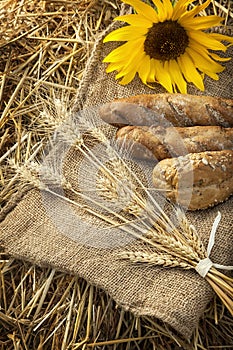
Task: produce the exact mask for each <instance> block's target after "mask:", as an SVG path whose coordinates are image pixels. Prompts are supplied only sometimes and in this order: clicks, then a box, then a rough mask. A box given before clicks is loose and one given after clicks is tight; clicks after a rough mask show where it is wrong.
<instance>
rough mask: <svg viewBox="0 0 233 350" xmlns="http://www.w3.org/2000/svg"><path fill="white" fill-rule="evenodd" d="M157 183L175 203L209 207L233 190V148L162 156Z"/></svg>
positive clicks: (197, 207)
mask: <svg viewBox="0 0 233 350" xmlns="http://www.w3.org/2000/svg"><path fill="white" fill-rule="evenodd" d="M153 183H154V186H155V188H157V189H158V190H160V191H161V192H163V193H164V194H165V195H166V197H167V198H168V199H169V200H171V201H172V202H174V203H179V204H180V205H182V206H185V207H187V208H188V209H189V210H197V209H205V208H208V207H211V206H213V205H215V204H218V203H220V202H223V201H225V200H226V199H227V198H228V197H229V196H230V195H232V194H233V150H223V151H211V152H201V153H190V154H187V155H185V156H181V157H178V158H170V159H168V158H167V159H164V160H161V161H160V162H159V163H158V164H157V165H156V166H155V168H154V171H153Z"/></svg>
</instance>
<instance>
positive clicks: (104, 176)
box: [14, 116, 233, 314]
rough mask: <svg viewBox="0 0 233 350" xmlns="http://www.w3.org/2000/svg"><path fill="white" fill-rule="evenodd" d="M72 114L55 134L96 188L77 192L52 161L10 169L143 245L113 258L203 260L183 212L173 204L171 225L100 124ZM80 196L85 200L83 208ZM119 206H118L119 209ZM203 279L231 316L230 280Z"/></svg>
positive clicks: (163, 262)
mask: <svg viewBox="0 0 233 350" xmlns="http://www.w3.org/2000/svg"><path fill="white" fill-rule="evenodd" d="M76 118H77V120H74V118H69V119H67V121H66V122H65V123H64V124H63V125H62V127H61V128H59V129H58V131H57V138H58V140H59V142H60V143H64V144H68V145H70V146H72V147H74V148H75V149H76V150H77V152H79V153H80V154H81V155H82V156H83V157H85V159H86V160H87V161H88V162H89V163H90V164H91V166H92V167H93V170H94V171H95V173H97V175H98V181H97V190H96V189H95V188H93V190H92V191H91V189H89V191H82V190H77V189H76V188H74V186H73V185H72V183H71V182H70V181H69V180H68V179H67V178H66V177H65V175H64V174H63V172H62V170H61V169H58V164H57V160H55V161H54V159H52V161H51V160H50V161H47V162H45V163H44V164H42V165H41V166H40V164H36V163H35V162H34V163H31V164H28V165H26V166H23V167H20V166H18V165H14V167H15V168H16V171H17V172H18V173H19V174H20V176H21V177H22V178H23V179H24V180H25V181H26V182H27V183H30V184H31V185H33V186H34V187H36V188H38V189H40V190H43V191H47V192H49V193H50V194H52V195H54V196H57V197H59V198H61V199H62V200H64V201H66V202H68V203H70V204H73V205H75V206H77V207H78V208H80V209H82V210H83V209H84V210H85V211H86V212H87V213H89V214H91V215H93V216H94V217H95V218H98V219H100V220H101V221H102V222H104V223H106V224H107V225H108V227H110V228H111V227H112V228H115V229H119V230H122V231H123V232H124V233H125V234H129V235H131V236H133V237H135V238H137V239H138V241H139V242H141V243H142V245H143V249H140V250H139V251H128V252H124V253H122V254H121V255H120V256H119V257H120V258H121V259H128V260H129V261H131V262H132V263H147V264H150V265H155V266H157V265H158V266H164V267H181V268H185V269H195V268H196V266H197V265H198V263H199V262H200V261H201V260H203V259H204V258H207V252H206V250H205V248H204V246H203V244H202V242H201V240H200V238H199V236H198V235H197V232H196V230H195V228H194V227H193V226H192V225H190V224H189V222H188V220H187V218H186V216H185V214H184V212H182V211H181V210H180V209H179V208H176V207H173V209H175V212H176V216H177V218H178V224H179V225H175V224H174V223H173V222H172V221H171V219H170V218H169V217H168V215H167V214H166V212H165V211H164V210H163V209H162V208H161V206H160V204H159V203H158V201H157V200H156V199H155V198H154V197H153V196H152V194H151V193H150V191H149V190H148V189H147V188H146V187H145V185H144V184H143V183H142V181H141V180H140V178H139V177H138V176H137V175H136V174H135V172H134V171H133V170H132V169H131V168H130V165H129V164H128V163H127V162H126V161H125V160H124V157H123V155H122V154H121V152H119V149H118V148H117V147H115V145H114V144H111V143H110V141H109V140H108V139H107V137H106V135H105V134H104V133H103V132H102V131H101V130H100V128H98V127H97V128H96V127H95V125H93V123H92V121H90V119H89V120H88V118H86V119H84V118H83V117H82V116H81V117H80V116H78V117H77V116H76ZM86 120H88V121H86ZM90 130H91V132H90ZM87 134H88V135H89V137H90V136H91V137H94V138H95V139H97V140H98V142H101V144H102V148H100V150H101V152H103V153H104V151H105V152H107V154H108V155H109V157H110V160H109V159H108V162H106V157H105V156H104V155H103V154H101V152H100V153H99V154H96V153H95V151H94V150H93V149H92V148H91V147H90V146H89V145H88V142H87V140H86V138H85V135H87ZM53 187H61V188H63V189H65V190H67V191H69V192H71V193H72V194H73V195H75V196H76V197H75V196H72V198H76V199H70V198H69V197H67V196H66V195H65V194H60V193H58V192H56V191H55V190H54V189H53ZM119 189H120V190H119ZM95 192H96V193H97V194H98V195H97V196H96V195H95V194H96V193H95ZM93 194H94V195H93ZM99 194H100V195H99ZM80 198H81V199H83V200H85V201H87V203H88V204H87V205H85V207H83V205H82V203H81V202H80V200H79V199H80ZM101 198H102V199H101ZM110 203H113V204H114V205H115V207H114V205H113V206H111V205H110ZM125 203H127V204H128V205H125ZM119 208H121V209H122V210H121V211H119V210H118V209H119ZM205 279H206V280H207V281H208V282H209V284H210V285H211V287H212V288H213V289H214V291H215V292H216V294H217V295H218V296H219V297H220V299H221V300H222V302H223V303H224V305H225V306H226V307H227V308H228V309H229V311H230V312H231V313H232V314H233V287H232V285H233V282H232V279H230V278H229V277H227V276H225V275H224V274H222V273H220V272H219V271H217V270H216V269H215V268H213V267H212V268H211V269H210V270H209V271H208V273H207V275H206V276H205Z"/></svg>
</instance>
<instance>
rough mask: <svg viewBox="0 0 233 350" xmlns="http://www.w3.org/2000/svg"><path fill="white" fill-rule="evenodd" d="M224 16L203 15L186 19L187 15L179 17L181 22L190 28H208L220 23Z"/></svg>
mask: <svg viewBox="0 0 233 350" xmlns="http://www.w3.org/2000/svg"><path fill="white" fill-rule="evenodd" d="M222 21H223V18H221V17H219V16H214V15H213V16H203V17H197V18H191V19H186V18H185V16H183V17H181V18H180V19H179V21H178V22H179V23H180V24H181V25H182V26H183V27H184V28H185V29H188V30H200V29H207V28H211V27H213V26H217V25H219V24H220V23H221V22H222Z"/></svg>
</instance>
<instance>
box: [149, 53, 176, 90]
mask: <svg viewBox="0 0 233 350" xmlns="http://www.w3.org/2000/svg"><path fill="white" fill-rule="evenodd" d="M154 61H155V70H156V71H155V77H156V80H157V82H158V83H159V84H161V85H162V86H163V87H164V88H165V89H166V90H167V91H168V92H171V93H172V92H173V88H172V81H171V77H170V74H169V73H168V71H167V70H166V69H165V68H164V64H163V63H162V62H161V61H158V60H154Z"/></svg>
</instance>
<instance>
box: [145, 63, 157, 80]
mask: <svg viewBox="0 0 233 350" xmlns="http://www.w3.org/2000/svg"><path fill="white" fill-rule="evenodd" d="M156 62H157V61H156V60H155V59H154V58H152V59H151V60H150V73H149V76H148V80H147V81H148V82H149V83H154V82H155V81H156V78H155V75H156Z"/></svg>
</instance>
